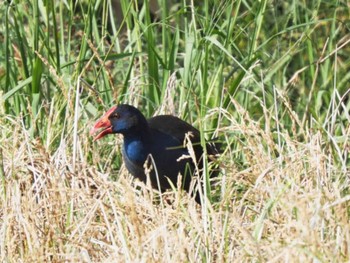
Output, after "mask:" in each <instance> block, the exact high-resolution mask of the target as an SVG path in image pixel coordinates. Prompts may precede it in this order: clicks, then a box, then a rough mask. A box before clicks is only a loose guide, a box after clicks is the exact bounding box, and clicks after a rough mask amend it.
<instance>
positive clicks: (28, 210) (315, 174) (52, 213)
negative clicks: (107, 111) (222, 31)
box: [0, 102, 350, 262]
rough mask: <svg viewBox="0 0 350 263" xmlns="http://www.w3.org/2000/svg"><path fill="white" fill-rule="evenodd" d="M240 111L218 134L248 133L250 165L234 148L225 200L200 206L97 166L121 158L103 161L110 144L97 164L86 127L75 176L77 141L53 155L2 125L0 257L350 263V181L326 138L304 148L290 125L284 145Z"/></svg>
mask: <svg viewBox="0 0 350 263" xmlns="http://www.w3.org/2000/svg"><path fill="white" fill-rule="evenodd" d="M234 103H235V102H234ZM235 108H236V110H237V112H238V114H239V118H234V117H233V116H231V115H230V114H229V113H228V112H224V111H222V112H221V115H222V116H223V121H224V123H229V125H227V126H225V127H221V128H220V129H219V130H218V132H219V134H226V139H227V144H229V143H230V142H231V141H232V136H237V140H238V137H239V138H240V139H239V140H240V141H241V146H240V148H241V153H240V154H243V155H244V157H245V159H246V163H245V164H244V166H245V167H246V168H245V169H244V170H241V169H239V168H238V167H237V166H236V164H235V161H234V158H235V155H236V154H237V153H236V152H232V151H230V149H231V148H230V147H229V145H228V146H227V148H226V150H225V153H224V154H223V157H222V163H223V166H224V167H223V175H222V176H221V177H220V179H219V180H220V182H219V183H218V186H217V187H216V189H215V190H216V191H217V192H218V193H220V196H221V198H220V201H218V202H215V203H214V204H213V205H210V204H206V205H205V206H203V207H199V206H198V205H197V204H196V203H195V202H194V201H193V200H191V199H189V198H188V196H187V195H186V193H180V192H176V193H167V194H166V198H163V199H162V202H159V201H157V195H156V194H155V193H154V192H153V191H152V190H149V189H148V188H147V186H145V185H143V184H141V183H138V182H132V179H131V178H130V177H129V176H128V174H127V172H126V171H125V170H124V169H121V171H120V172H119V177H118V178H119V179H118V180H117V181H111V180H109V176H110V171H108V170H106V171H105V172H104V173H101V172H99V171H97V169H96V167H97V162H107V163H108V162H111V161H113V158H112V157H111V156H113V155H112V154H111V155H108V156H101V157H100V156H99V152H98V149H99V148H102V147H103V146H102V145H103V144H107V143H106V142H101V143H99V144H98V145H95V146H94V150H95V151H96V152H95V153H94V158H93V160H92V162H91V161H90V162H89V160H88V155H89V154H91V149H92V148H93V147H92V144H91V141H89V140H88V134H87V131H88V127H85V128H81V129H80V131H79V132H78V138H79V140H78V142H77V144H76V147H77V156H78V158H77V160H76V164H75V170H73V156H72V152H73V149H72V146H71V145H73V144H72V140H73V136H72V138H70V137H66V138H64V139H62V141H61V144H60V146H59V147H58V148H57V149H56V150H55V151H51V150H50V149H49V148H48V146H44V145H41V144H40V143H39V142H38V141H30V140H29V136H28V134H27V131H26V130H25V129H24V128H23V124H22V123H21V122H20V120H19V119H14V118H13V117H9V116H8V117H6V118H3V119H2V121H1V126H2V127H3V128H2V130H1V157H2V160H1V162H2V169H3V172H4V173H3V177H2V178H1V187H0V189H1V190H0V196H1V210H0V222H1V223H0V261H1V262H44V261H53V262H63V261H64V262H67V261H72V262H198V261H206V262H250V261H254V262H256V261H260V262H266V261H268V262H281V261H284V262H315V261H316V262H346V261H349V260H350V257H349V250H350V225H349V208H348V205H349V200H350V198H349V195H345V194H344V193H345V189H346V188H347V187H348V185H349V179H348V177H346V176H349V174H346V173H348V171H346V170H345V171H342V170H341V169H339V168H337V165H336V164H335V161H334V160H333V158H332V155H331V154H329V153H328V152H327V149H326V148H325V145H326V144H325V141H324V140H325V139H324V138H323V137H322V136H321V134H320V133H318V132H315V133H313V132H311V130H310V131H309V132H307V133H306V135H305V142H303V143H301V142H298V141H295V140H293V139H291V138H290V137H289V135H288V133H287V132H286V131H283V130H281V131H280V133H279V134H278V136H279V137H280V138H278V140H276V139H275V138H273V136H276V133H272V132H271V131H270V130H269V129H265V130H263V129H261V128H260V126H259V125H258V124H257V123H256V122H254V121H253V120H252V119H251V118H250V116H249V115H248V113H247V112H245V111H244V110H243V109H242V108H240V105H238V104H237V103H235ZM212 113H213V112H212ZM214 113H215V112H214ZM214 113H213V114H214ZM266 116H267V117H268V118H272V115H270V114H269V113H268V112H266ZM242 138H244V139H245V140H242ZM278 142H279V143H278ZM114 172H116V171H114ZM164 200H169V201H164Z"/></svg>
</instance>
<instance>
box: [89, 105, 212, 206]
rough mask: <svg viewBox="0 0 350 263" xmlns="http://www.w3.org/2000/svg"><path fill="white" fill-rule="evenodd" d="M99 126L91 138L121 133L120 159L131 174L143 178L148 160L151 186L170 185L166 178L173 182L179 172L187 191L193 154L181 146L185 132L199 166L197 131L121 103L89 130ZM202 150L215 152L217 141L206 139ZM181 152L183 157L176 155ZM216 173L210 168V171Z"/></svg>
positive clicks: (176, 121) (165, 186)
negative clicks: (214, 142) (150, 116)
mask: <svg viewBox="0 0 350 263" xmlns="http://www.w3.org/2000/svg"><path fill="white" fill-rule="evenodd" d="M100 129H102V131H101V132H100V133H99V134H98V135H97V136H96V137H95V138H94V141H95V140H98V139H100V138H102V137H104V136H105V135H107V134H111V133H120V134H122V135H123V137H124V144H123V147H122V153H123V159H124V162H125V165H126V168H127V169H128V171H129V172H130V173H131V174H132V175H133V176H134V177H136V178H138V179H140V180H141V181H143V182H146V180H147V177H146V174H145V169H144V164H145V162H146V161H147V160H148V161H149V162H148V164H152V163H153V164H155V165H153V168H152V169H151V172H150V181H151V184H152V186H153V187H154V188H155V189H159V187H158V182H159V186H160V190H162V191H164V190H166V189H169V188H171V186H170V183H169V180H170V181H171V183H172V184H173V185H175V186H176V184H177V179H178V176H179V174H181V175H182V187H183V188H184V189H185V190H186V191H187V192H189V191H190V184H191V179H192V177H193V175H194V174H196V173H195V167H196V166H195V164H194V161H193V158H190V157H188V155H189V152H188V149H187V147H185V146H184V140H185V137H186V134H188V133H190V134H191V135H190V140H191V143H192V146H193V150H194V153H195V157H196V160H197V168H199V169H201V168H202V167H203V161H202V156H203V148H202V146H201V145H200V133H199V131H198V130H197V129H196V128H194V127H193V126H191V125H190V124H188V123H187V122H184V121H183V120H181V119H179V118H177V117H174V116H171V115H160V116H156V117H153V118H150V119H148V120H146V118H145V117H144V115H143V114H142V113H141V112H140V111H139V110H138V109H137V108H135V107H133V106H131V105H127V104H121V105H118V106H114V107H112V108H111V109H110V110H108V111H107V112H106V113H105V114H104V115H103V116H102V117H101V118H100V119H99V120H98V121H97V122H96V123H95V125H94V127H93V128H92V129H91V131H90V134H91V135H92V134H94V133H96V132H97V131H98V130H100ZM206 150H207V155H208V156H213V155H216V154H218V153H219V151H218V145H217V144H209V143H207V145H206ZM184 156H187V158H186V157H185V158H180V157H184ZM154 166H155V167H154ZM216 173H217V172H215V171H214V172H212V174H211V175H213V174H216ZM197 174H198V173H197ZM199 174H200V173H199ZM157 176H158V180H157ZM201 185H202V183H201ZM192 194H193V195H195V199H196V201H197V202H198V203H201V202H200V195H199V192H198V189H197V190H194V193H192Z"/></svg>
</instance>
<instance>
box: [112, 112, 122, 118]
mask: <svg viewBox="0 0 350 263" xmlns="http://www.w3.org/2000/svg"><path fill="white" fill-rule="evenodd" d="M119 117H120V116H119V114H117V113H114V114H112V115H111V118H112V119H119Z"/></svg>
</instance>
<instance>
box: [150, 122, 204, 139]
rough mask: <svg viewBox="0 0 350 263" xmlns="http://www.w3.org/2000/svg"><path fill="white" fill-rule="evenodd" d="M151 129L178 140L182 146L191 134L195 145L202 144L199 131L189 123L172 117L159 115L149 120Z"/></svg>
mask: <svg viewBox="0 0 350 263" xmlns="http://www.w3.org/2000/svg"><path fill="white" fill-rule="evenodd" d="M148 125H149V127H150V128H151V129H155V130H158V131H160V132H162V133H165V134H168V135H170V136H172V137H173V138H175V139H177V140H178V141H179V142H180V143H181V144H182V143H183V141H184V140H185V134H186V133H189V132H190V133H191V134H192V137H191V141H192V142H193V143H197V142H200V134H199V131H198V130H197V129H196V128H194V127H193V126H191V125H190V124H188V123H187V122H185V121H183V120H181V119H179V118H177V117H175V116H171V115H159V116H156V117H153V118H150V119H148Z"/></svg>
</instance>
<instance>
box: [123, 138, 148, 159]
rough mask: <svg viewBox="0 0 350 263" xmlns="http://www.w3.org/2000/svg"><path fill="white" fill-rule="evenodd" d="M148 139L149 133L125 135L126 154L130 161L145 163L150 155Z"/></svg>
mask: <svg viewBox="0 0 350 263" xmlns="http://www.w3.org/2000/svg"><path fill="white" fill-rule="evenodd" d="M147 138H148V136H147V131H142V132H140V131H139V132H138V133H128V134H124V154H125V155H126V157H127V158H128V159H129V160H130V161H132V162H137V163H142V164H143V163H144V162H145V160H146V158H147V156H148V154H149V152H148V147H147V145H148V141H147Z"/></svg>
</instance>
